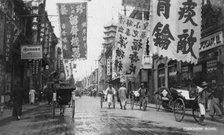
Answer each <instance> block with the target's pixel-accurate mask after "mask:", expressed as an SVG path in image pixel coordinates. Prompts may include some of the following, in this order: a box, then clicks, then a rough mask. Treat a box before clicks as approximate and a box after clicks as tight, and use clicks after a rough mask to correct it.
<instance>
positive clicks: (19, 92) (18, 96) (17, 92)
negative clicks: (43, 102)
mask: <svg viewBox="0 0 224 135" xmlns="http://www.w3.org/2000/svg"><path fill="white" fill-rule="evenodd" d="M24 97H25V92H24V89H23V88H22V87H20V86H18V85H16V87H15V89H14V90H13V91H12V100H13V111H12V116H15V117H17V120H20V117H21V115H22V105H23V98H24Z"/></svg>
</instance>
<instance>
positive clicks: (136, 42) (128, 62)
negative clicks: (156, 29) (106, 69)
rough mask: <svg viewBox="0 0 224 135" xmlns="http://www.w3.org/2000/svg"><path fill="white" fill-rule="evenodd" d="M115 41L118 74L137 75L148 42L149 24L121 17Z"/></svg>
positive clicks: (115, 63)
mask: <svg viewBox="0 0 224 135" xmlns="http://www.w3.org/2000/svg"><path fill="white" fill-rule="evenodd" d="M118 19H119V20H118V27H117V34H116V40H115V46H116V47H115V54H116V58H115V62H114V65H115V67H116V69H117V72H119V73H122V74H128V75H137V74H138V71H139V68H140V65H141V62H142V57H143V53H144V50H145V46H146V42H147V32H148V28H149V22H148V21H143V20H137V19H131V18H128V17H126V16H123V15H119V18H118Z"/></svg>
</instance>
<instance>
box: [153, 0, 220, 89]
mask: <svg viewBox="0 0 224 135" xmlns="http://www.w3.org/2000/svg"><path fill="white" fill-rule="evenodd" d="M218 3H219V1H211V2H210V1H209V0H207V1H206V2H205V1H204V3H203V6H202V31H201V32H202V33H201V41H200V45H199V46H200V49H199V50H200V54H199V60H198V63H197V64H196V65H194V64H189V63H183V62H178V61H174V60H169V59H167V58H162V57H159V56H157V55H155V56H154V57H153V61H154V63H153V65H154V66H153V67H154V68H153V72H154V74H153V75H154V88H155V90H158V89H159V88H160V87H176V86H182V87H187V86H188V85H189V84H190V83H192V82H193V83H196V84H200V83H201V82H202V81H207V82H208V83H210V84H215V85H217V84H218V83H223V82H224V78H223V75H224V66H223V64H224V53H223V51H224V40H223V38H224V35H223V32H224V8H223V6H222V4H221V3H223V2H221V1H220V3H219V4H218Z"/></svg>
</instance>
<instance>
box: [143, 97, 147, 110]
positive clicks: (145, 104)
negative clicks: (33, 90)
mask: <svg viewBox="0 0 224 135" xmlns="http://www.w3.org/2000/svg"><path fill="white" fill-rule="evenodd" d="M145 98H146V97H145ZM145 98H144V99H143V103H142V107H143V111H146V108H147V99H145Z"/></svg>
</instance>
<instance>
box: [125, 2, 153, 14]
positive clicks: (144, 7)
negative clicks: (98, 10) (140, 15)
mask: <svg viewBox="0 0 224 135" xmlns="http://www.w3.org/2000/svg"><path fill="white" fill-rule="evenodd" d="M122 5H123V6H132V7H135V9H137V10H140V11H148V10H149V9H150V0H122Z"/></svg>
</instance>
